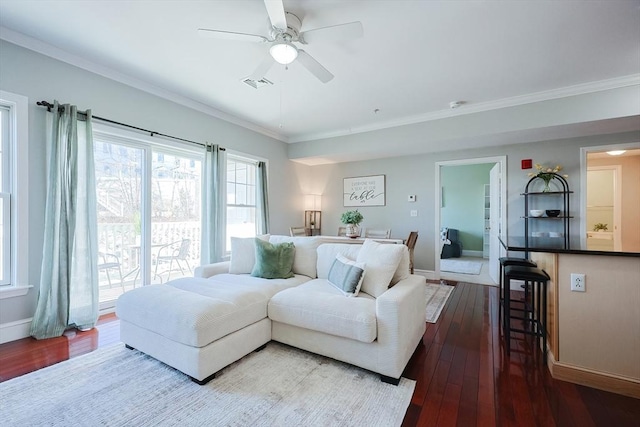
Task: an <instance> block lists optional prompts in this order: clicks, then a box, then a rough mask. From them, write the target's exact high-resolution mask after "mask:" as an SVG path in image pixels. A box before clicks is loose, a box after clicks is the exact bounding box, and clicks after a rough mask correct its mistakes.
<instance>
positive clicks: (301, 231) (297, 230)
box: [289, 227, 307, 237]
mask: <svg viewBox="0 0 640 427" xmlns="http://www.w3.org/2000/svg"><path fill="white" fill-rule="evenodd" d="M289 233H290V234H291V237H295V236H306V235H307V229H306V228H304V227H290V228H289Z"/></svg>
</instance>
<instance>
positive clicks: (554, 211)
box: [545, 209, 560, 218]
mask: <svg viewBox="0 0 640 427" xmlns="http://www.w3.org/2000/svg"><path fill="white" fill-rule="evenodd" d="M545 212H546V213H547V216H548V217H550V218H555V217H557V216H559V215H560V209H547V210H546V211H545Z"/></svg>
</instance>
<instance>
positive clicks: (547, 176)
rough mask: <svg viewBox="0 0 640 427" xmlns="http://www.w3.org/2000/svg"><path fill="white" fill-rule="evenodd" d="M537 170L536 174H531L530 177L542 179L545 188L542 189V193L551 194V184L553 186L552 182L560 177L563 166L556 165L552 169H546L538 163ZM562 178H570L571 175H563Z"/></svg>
mask: <svg viewBox="0 0 640 427" xmlns="http://www.w3.org/2000/svg"><path fill="white" fill-rule="evenodd" d="M535 168H536V172H530V173H529V176H530V177H536V178H540V179H541V180H543V181H544V188H543V189H542V192H543V193H549V192H550V191H552V190H551V187H550V185H549V184H551V181H553V180H554V179H555V178H556V176H558V175H559V172H560V171H561V170H562V166H560V165H556V166H555V167H553V168H550V167H545V166H543V165H541V164H540V163H536V164H535ZM562 177H563V178H569V175H562Z"/></svg>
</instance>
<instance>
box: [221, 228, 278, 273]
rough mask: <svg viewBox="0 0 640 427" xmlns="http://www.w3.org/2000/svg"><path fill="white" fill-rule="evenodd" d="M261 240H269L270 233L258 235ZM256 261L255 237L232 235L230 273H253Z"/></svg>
mask: <svg viewBox="0 0 640 427" xmlns="http://www.w3.org/2000/svg"><path fill="white" fill-rule="evenodd" d="M256 237H258V238H259V239H260V240H264V241H266V242H268V241H269V235H268V234H263V235H262V236H256ZM255 263H256V243H255V237H232V238H231V262H230V263H229V273H231V274H251V271H252V270H253V266H254V264H255Z"/></svg>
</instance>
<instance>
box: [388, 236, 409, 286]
mask: <svg viewBox="0 0 640 427" xmlns="http://www.w3.org/2000/svg"><path fill="white" fill-rule="evenodd" d="M397 246H401V247H402V248H403V249H402V257H401V258H400V263H399V264H398V268H396V272H395V273H393V278H392V279H391V285H395V284H396V283H398V282H399V281H401V280H404V279H406V278H407V277H409V275H410V274H411V270H410V265H411V261H410V259H409V248H407V246H406V245H397Z"/></svg>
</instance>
